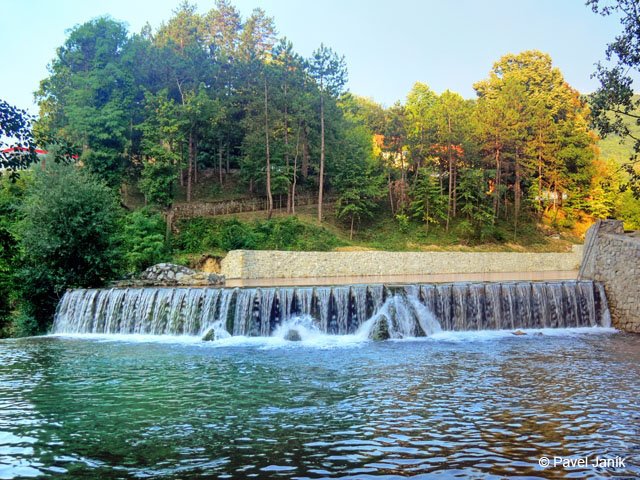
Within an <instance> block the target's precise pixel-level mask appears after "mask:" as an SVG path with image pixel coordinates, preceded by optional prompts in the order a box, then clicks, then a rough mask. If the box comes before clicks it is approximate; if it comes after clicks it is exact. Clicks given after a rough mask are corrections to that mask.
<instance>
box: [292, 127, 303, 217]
mask: <svg viewBox="0 0 640 480" xmlns="http://www.w3.org/2000/svg"><path fill="white" fill-rule="evenodd" d="M300 130H301V126H298V135H297V137H296V155H295V157H293V182H292V183H291V213H292V214H294V215H295V213H296V185H297V183H298V151H299V147H300Z"/></svg>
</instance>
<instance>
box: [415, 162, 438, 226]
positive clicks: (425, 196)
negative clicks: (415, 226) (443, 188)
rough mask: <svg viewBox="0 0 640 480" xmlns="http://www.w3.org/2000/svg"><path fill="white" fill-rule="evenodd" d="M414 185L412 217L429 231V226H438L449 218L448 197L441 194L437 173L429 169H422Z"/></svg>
mask: <svg viewBox="0 0 640 480" xmlns="http://www.w3.org/2000/svg"><path fill="white" fill-rule="evenodd" d="M418 175H419V176H418V178H417V179H416V181H415V182H414V184H413V188H412V189H411V193H410V197H411V204H410V207H409V208H410V211H411V215H412V216H413V217H414V218H416V219H418V220H420V221H423V222H424V223H425V224H426V226H427V231H428V230H429V224H438V223H440V222H441V221H443V220H444V219H445V218H447V197H446V196H445V195H442V193H441V192H440V185H439V184H438V179H437V175H436V173H435V172H434V171H433V170H431V169H428V168H422V169H420V172H419V174H418Z"/></svg>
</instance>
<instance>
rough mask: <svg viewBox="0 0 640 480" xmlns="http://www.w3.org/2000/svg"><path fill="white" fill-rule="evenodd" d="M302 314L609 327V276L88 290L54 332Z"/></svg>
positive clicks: (235, 327) (488, 326) (386, 324)
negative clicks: (606, 286)
mask: <svg viewBox="0 0 640 480" xmlns="http://www.w3.org/2000/svg"><path fill="white" fill-rule="evenodd" d="M299 318H305V319H306V320H305V322H306V323H305V325H307V324H309V322H312V324H313V328H314V329H316V330H317V331H318V332H321V333H324V334H337V335H345V334H353V333H355V332H356V331H361V330H362V329H364V330H367V329H369V330H371V329H374V328H383V329H384V330H385V331H386V332H387V333H388V334H389V336H390V337H391V338H403V337H414V336H424V335H430V334H432V333H434V332H436V331H439V330H440V329H442V330H457V331H461V330H496V329H511V330H516V329H526V328H563V327H592V326H603V327H608V326H610V325H611V318H610V315H609V309H608V306H607V300H606V297H605V295H604V289H603V287H602V285H601V284H599V283H596V282H592V281H562V282H560V281H559V282H508V283H507V282H505V283H453V284H434V285H429V284H426V285H406V286H391V285H388V286H384V285H353V286H333V287H330V286H327V287H303V288H297V287H268V288H265V287H261V288H195V287H194V288H183V287H180V288H169V287H148V288H112V289H80V290H71V291H68V292H67V293H66V294H65V295H64V297H63V298H62V300H61V301H60V303H59V305H58V309H57V312H56V316H55V320H54V325H53V333H59V334H75V333H106V334H112V333H118V334H130V333H135V334H152V335H200V336H202V335H204V334H207V332H210V333H212V334H213V338H223V337H226V336H229V335H246V336H270V335H272V334H273V333H274V331H275V330H276V329H277V328H278V327H279V326H281V325H283V324H285V323H287V322H290V321H292V320H293V321H294V323H295V321H297V320H295V319H299ZM381 322H382V323H381ZM310 325H311V324H309V325H307V326H308V328H311V327H310ZM376 325H377V327H376Z"/></svg>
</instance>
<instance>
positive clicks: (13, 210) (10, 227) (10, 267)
mask: <svg viewBox="0 0 640 480" xmlns="http://www.w3.org/2000/svg"><path fill="white" fill-rule="evenodd" d="M30 181H31V172H22V174H21V175H19V176H18V177H17V178H9V177H7V176H4V177H0V338H2V337H4V336H7V335H9V334H10V333H11V332H10V331H9V330H10V328H9V323H10V322H9V320H10V316H11V314H12V310H14V308H15V304H16V300H17V288H16V286H17V285H16V278H15V271H16V268H18V267H19V265H20V258H19V257H20V248H19V243H18V239H17V238H16V233H15V225H16V223H17V222H18V220H19V209H20V204H21V203H22V199H23V197H24V192H25V190H26V189H27V186H28V185H29V183H30Z"/></svg>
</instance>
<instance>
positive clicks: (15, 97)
mask: <svg viewBox="0 0 640 480" xmlns="http://www.w3.org/2000/svg"><path fill="white" fill-rule="evenodd" d="M191 3H193V4H195V5H197V6H198V10H199V12H200V13H205V12H207V11H208V10H209V9H211V8H212V7H213V6H214V2H213V1H211V0H207V1H205V0H192V1H191ZM232 3H233V4H234V5H235V6H236V7H237V8H238V9H239V10H240V12H241V13H242V14H243V16H245V17H246V16H247V15H249V14H250V13H251V11H252V10H253V9H254V8H256V7H260V8H262V9H264V10H265V11H266V13H267V14H268V15H269V16H271V17H273V18H274V19H275V24H276V27H277V30H278V34H279V36H286V37H287V38H288V39H289V40H291V41H292V42H293V45H294V49H295V50H296V51H297V52H298V53H300V54H301V55H303V56H305V57H308V56H310V55H311V53H312V52H313V50H314V49H316V48H317V47H318V46H319V45H320V43H324V44H325V45H327V46H329V47H331V48H333V49H334V50H335V51H337V52H338V53H339V54H342V55H344V56H345V58H346V61H347V66H348V70H349V83H348V85H347V86H348V88H349V90H350V91H351V92H353V93H355V94H358V95H362V96H366V97H371V98H373V99H374V100H376V101H378V102H380V103H382V104H383V105H385V106H389V105H392V104H393V103H394V102H395V101H398V100H400V101H403V100H404V99H405V97H406V95H407V93H408V92H409V90H410V89H411V87H412V85H413V84H414V83H415V82H416V81H420V82H423V83H426V84H427V85H429V86H430V87H431V88H432V89H433V90H435V91H436V92H438V93H440V92H442V91H444V90H446V89H450V90H452V91H455V92H458V93H460V94H461V95H463V96H464V97H466V98H472V97H474V96H475V94H474V90H473V83H474V82H476V81H478V80H482V79H483V78H486V77H487V76H488V73H489V71H490V69H491V67H492V65H493V63H494V62H495V61H497V60H498V59H499V58H500V57H501V56H502V55H504V54H506V53H518V52H520V51H523V50H529V49H538V50H542V51H543V52H546V53H549V54H550V55H551V57H552V59H553V61H554V64H555V65H556V66H557V67H559V68H560V70H561V71H562V72H563V74H564V76H565V79H566V80H567V81H568V82H569V84H570V85H571V86H573V87H574V88H576V89H578V90H579V91H580V92H582V93H589V92H592V91H593V90H594V89H595V88H596V86H597V82H596V80H594V79H591V78H590V76H591V74H592V73H593V71H594V64H595V63H596V62H597V61H599V60H602V59H603V58H604V50H605V48H606V44H607V43H609V42H611V41H612V40H613V39H614V37H615V35H616V34H617V33H618V32H619V31H620V25H619V23H618V21H617V20H616V19H615V18H611V17H609V18H605V17H601V16H599V15H596V14H594V13H593V12H592V11H591V9H590V8H589V7H587V6H585V4H584V0H385V1H381V0H232ZM178 4H179V0H109V1H107V0H80V1H76V0H0V18H2V19H3V25H2V28H1V29H0V45H3V48H2V49H1V50H0V60H1V65H2V75H0V98H2V99H4V100H6V101H7V102H9V103H11V104H13V105H16V106H18V107H20V108H25V109H28V110H29V111H30V112H31V113H34V114H35V113H37V106H35V104H34V101H33V92H35V91H36V90H37V89H38V85H39V82H40V80H42V79H43V78H45V77H46V76H47V65H48V64H49V63H50V62H51V60H52V59H53V58H54V57H55V52H56V48H57V47H59V46H60V45H62V44H63V43H64V41H65V38H66V33H65V32H66V31H67V30H68V29H70V28H72V27H73V26H74V25H78V24H81V23H84V22H86V21H88V20H90V19H92V18H95V17H98V16H101V15H110V16H111V17H112V18H114V19H116V20H120V21H124V22H125V23H126V24H127V25H128V26H129V30H130V31H131V32H139V31H140V30H141V28H142V27H143V26H144V25H145V23H147V22H149V24H151V26H152V27H153V28H154V29H156V28H157V27H158V26H159V25H160V24H161V23H162V22H164V21H167V20H168V19H169V18H170V17H171V15H172V11H173V10H175V9H176V7H177V6H178Z"/></svg>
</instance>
